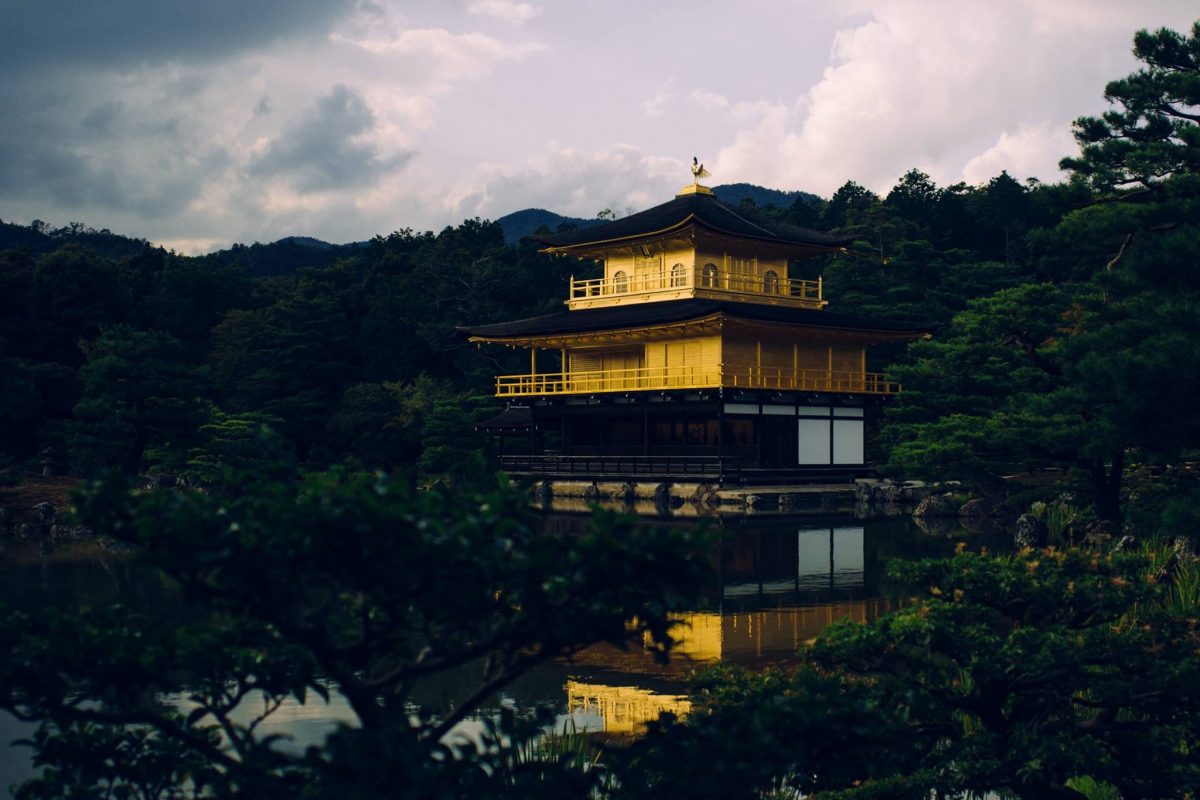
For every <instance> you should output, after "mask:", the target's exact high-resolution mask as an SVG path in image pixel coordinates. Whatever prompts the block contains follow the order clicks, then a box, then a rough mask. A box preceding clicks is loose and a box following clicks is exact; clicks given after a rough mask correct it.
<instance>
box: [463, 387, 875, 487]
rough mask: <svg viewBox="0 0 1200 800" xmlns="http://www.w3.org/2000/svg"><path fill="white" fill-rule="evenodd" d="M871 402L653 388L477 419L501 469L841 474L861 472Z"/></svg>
mask: <svg viewBox="0 0 1200 800" xmlns="http://www.w3.org/2000/svg"><path fill="white" fill-rule="evenodd" d="M878 404H879V400H878V399H876V398H869V397H862V396H855V395H822V394H803V395H800V394H792V395H788V394H778V393H751V392H740V393H737V394H730V393H728V392H716V391H714V392H709V393H701V392H688V393H684V392H679V393H668V392H658V393H642V394H631V395H627V396H621V397H579V398H555V399H542V400H534V401H532V402H531V403H530V404H529V405H528V406H516V407H512V408H510V409H509V410H508V411H506V412H505V413H504V414H501V415H500V416H499V417H497V418H496V420H495V421H489V422H491V423H492V424H489V423H484V424H483V425H482V426H481V427H483V428H485V429H487V430H489V431H490V432H491V433H492V435H493V437H494V440H495V442H496V445H497V450H498V452H499V453H500V466H501V467H502V468H503V469H505V470H506V471H508V472H509V473H511V474H518V475H539V476H545V477H555V478H574V479H578V478H592V479H595V480H623V479H633V478H647V477H661V478H670V479H676V480H681V479H683V480H686V479H693V480H699V479H703V480H708V481H714V482H717V483H720V484H722V485H727V484H739V483H740V484H754V485H758V484H771V483H787V482H797V481H798V482H805V481H812V482H829V481H842V480H846V481H849V480H853V479H854V478H857V477H862V476H863V475H865V474H867V473H868V472H869V471H870V470H869V464H868V459H867V455H866V454H867V445H868V431H869V430H870V429H871V428H872V427H873V423H874V420H875V417H876V415H877V413H878V407H879V405H878Z"/></svg>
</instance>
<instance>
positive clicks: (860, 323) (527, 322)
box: [458, 299, 933, 338]
mask: <svg viewBox="0 0 1200 800" xmlns="http://www.w3.org/2000/svg"><path fill="white" fill-rule="evenodd" d="M717 312H724V313H725V314H728V315H729V316H731V317H735V318H737V319H747V320H761V321H764V322H783V323H788V324H792V325H806V326H809V327H813V328H838V329H841V330H858V331H879V332H885V333H924V332H927V331H929V330H931V329H932V327H933V326H932V325H930V324H929V323H927V322H901V321H899V320H889V319H871V318H869V317H855V316H851V315H849V314H835V313H832V312H829V311H821V310H818V309H815V308H789V307H785V306H769V305H760V304H756V303H731V302H721V301H717V300H700V299H689V300H667V301H660V302H656V303H636V304H633V305H627V306H607V307H603V308H584V309H579V310H576V311H561V312H559V313H557V314H547V315H546V316H543V317H530V318H529V319H517V320H513V321H512V322H497V323H493V324H491V325H463V326H460V327H459V328H458V330H460V331H462V332H463V333H466V334H469V335H471V336H483V337H486V338H508V337H525V336H550V335H554V334H563V333H587V332H590V331H602V330H610V329H614V328H636V327H640V326H644V325H661V324H666V323H671V322H686V321H687V320H691V319H700V318H702V317H707V316H709V315H710V314H714V313H717Z"/></svg>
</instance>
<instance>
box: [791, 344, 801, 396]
mask: <svg viewBox="0 0 1200 800" xmlns="http://www.w3.org/2000/svg"><path fill="white" fill-rule="evenodd" d="M799 384H800V345H799V344H797V343H793V344H792V388H793V389H796V388H798V387H799Z"/></svg>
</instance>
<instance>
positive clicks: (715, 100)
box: [688, 89, 729, 111]
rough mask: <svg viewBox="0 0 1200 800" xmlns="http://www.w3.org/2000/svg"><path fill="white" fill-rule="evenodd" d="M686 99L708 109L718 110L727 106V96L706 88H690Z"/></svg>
mask: <svg viewBox="0 0 1200 800" xmlns="http://www.w3.org/2000/svg"><path fill="white" fill-rule="evenodd" d="M688 99H689V100H691V101H692V103H693V104H694V105H697V106H699V107H700V108H703V109H706V110H709V111H720V110H722V109H726V108H729V98H728V97H726V96H725V95H723V94H717V93H716V92H710V91H708V90H707V89H692V91H691V93H690V94H689V95H688Z"/></svg>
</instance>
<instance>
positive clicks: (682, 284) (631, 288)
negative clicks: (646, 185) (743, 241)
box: [567, 267, 826, 308]
mask: <svg viewBox="0 0 1200 800" xmlns="http://www.w3.org/2000/svg"><path fill="white" fill-rule="evenodd" d="M693 290H699V293H702V294H708V293H717V294H729V295H734V296H736V297H738V298H739V299H755V300H767V301H776V302H785V303H787V304H788V305H801V306H808V307H812V308H821V307H823V306H825V305H826V303H825V299H824V297H823V291H824V290H823V286H822V281H821V279H820V278H818V279H817V280H815V281H804V280H795V279H792V278H784V277H776V276H773V275H768V276H766V277H761V276H757V275H746V274H743V273H737V272H723V271H718V270H713V269H712V268H708V267H702V268H700V269H695V270H684V271H673V270H667V271H663V272H656V273H652V274H643V275H619V276H618V277H615V278H589V279H586V280H575V278H574V277H572V278H571V294H570V297H569V299H568V300H567V302H568V303H569V304H572V305H573V304H577V303H582V302H585V301H588V300H599V299H619V298H621V297H622V296H630V297H632V296H636V295H646V294H664V295H671V296H674V295H677V294H680V293H684V294H696V293H697V292H696V291H693ZM664 299H667V298H664Z"/></svg>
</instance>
